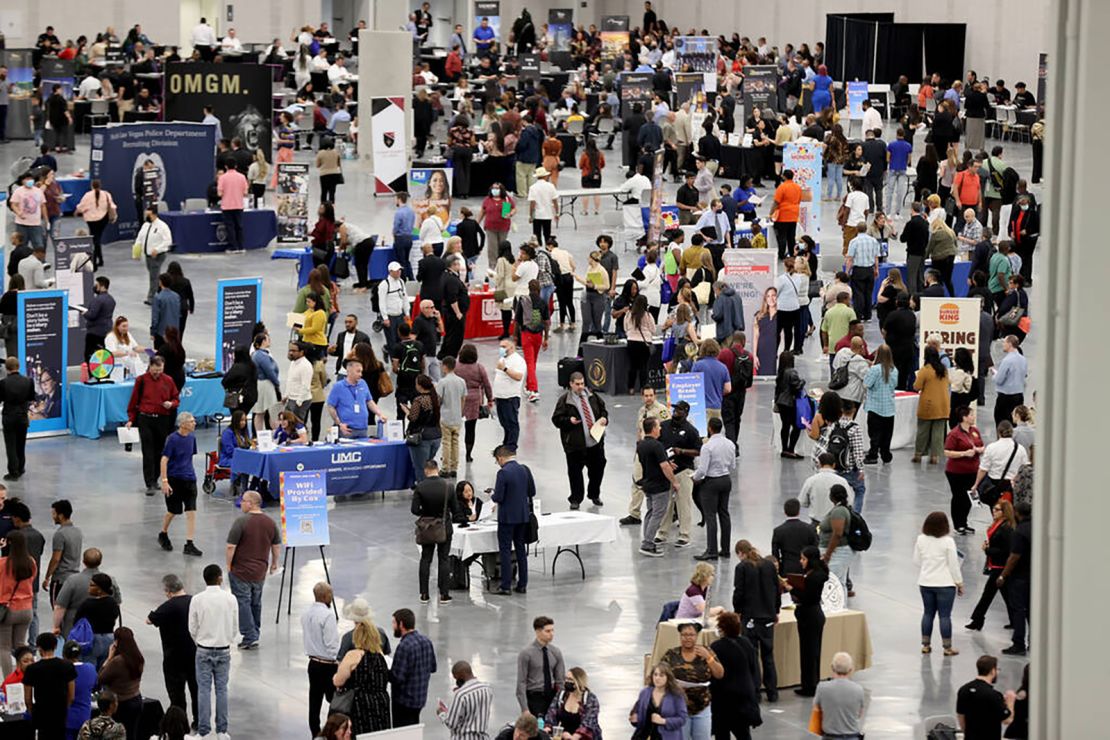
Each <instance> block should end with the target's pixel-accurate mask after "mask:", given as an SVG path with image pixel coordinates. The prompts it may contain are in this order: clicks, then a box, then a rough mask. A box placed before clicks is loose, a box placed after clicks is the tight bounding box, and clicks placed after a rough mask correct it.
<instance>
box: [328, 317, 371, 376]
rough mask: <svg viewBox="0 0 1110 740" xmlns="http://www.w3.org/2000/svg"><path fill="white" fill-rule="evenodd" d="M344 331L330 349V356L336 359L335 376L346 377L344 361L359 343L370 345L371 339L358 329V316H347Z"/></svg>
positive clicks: (337, 336)
mask: <svg viewBox="0 0 1110 740" xmlns="http://www.w3.org/2000/svg"><path fill="white" fill-rule="evenodd" d="M343 328H344V331H342V332H340V333H339V334H338V335H336V337H335V343H334V344H332V345H331V346H329V347H328V354H329V355H331V356H332V357H334V358H336V359H335V374H336V375H346V374H347V369H346V368H345V367H343V359H344V358H345V357H346V356H347V354H348V353H350V351H351V348H352V347H354V346H355V345H356V344H358V343H359V342H366V343H367V344H370V337H369V336H367V335H366V332H364V331H361V330H360V329H359V328H358V316H355V315H354V314H353V313H349V314H347V316H346V317H345V318H344V319H343Z"/></svg>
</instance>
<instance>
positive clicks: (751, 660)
mask: <svg viewBox="0 0 1110 740" xmlns="http://www.w3.org/2000/svg"><path fill="white" fill-rule="evenodd" d="M717 631H718V632H719V633H720V634H721V639H719V640H716V641H715V642H714V643H713V644H712V645H710V646H709V649H710V651H711V654H712V655H714V656H716V658H717V660H719V661H720V662H721V667H722V668H724V669H725V673H724V676H722V677H721V678H713V679H711V680H710V682H709V695H710V702H711V703H710V707H711V709H712V711H713V736H714V737H716V738H728V737H730V736H733V735H735V736H736V737H737V738H739V740H750V738H751V736H752V735H751V731H752V728H753V727H759V726H760V725H761V724H763V719H762V717H761V716H760V713H759V681H760V676H759V660H758V659H757V657H756V652H755V647H754V646H753V645H752V643H751V641H750V640H748V638H747V637H744V636H743V635H741V634H740V616H739V615H738V614H736V613H735V612H723V613H721V614H719V615H717Z"/></svg>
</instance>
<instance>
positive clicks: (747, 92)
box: [740, 64, 779, 118]
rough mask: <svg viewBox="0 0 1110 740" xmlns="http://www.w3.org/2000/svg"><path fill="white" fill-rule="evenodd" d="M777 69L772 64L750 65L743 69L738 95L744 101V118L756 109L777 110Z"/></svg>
mask: <svg viewBox="0 0 1110 740" xmlns="http://www.w3.org/2000/svg"><path fill="white" fill-rule="evenodd" d="M778 85H779V76H778V68H777V67H775V65H773V64H750V65H748V66H747V67H744V80H743V81H742V82H741V83H740V93H741V95H742V96H743V99H744V116H745V118H746V117H747V116H750V115H751V113H752V111H753V110H755V109H756V108H759V109H760V110H763V109H764V108H770V109H771V110H775V109H777V108H778Z"/></svg>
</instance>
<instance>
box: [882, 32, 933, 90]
mask: <svg viewBox="0 0 1110 740" xmlns="http://www.w3.org/2000/svg"><path fill="white" fill-rule="evenodd" d="M926 28H927V26H926V25H925V24H922V23H884V24H882V25H880V26H879V28H878V36H879V43H878V47H877V51H876V55H875V74H874V76H873V77H872V78H871V79H870V82H874V83H877V84H880V85H882V84H887V85H891V84H894V83H895V82H897V81H898V77H899V75H906V76H907V77H908V78H909V79H910V82H920V81H921V78H922V77H923V76H924V70H923V69H922V66H921V65H922V34H923V33H924V32H925V29H926Z"/></svg>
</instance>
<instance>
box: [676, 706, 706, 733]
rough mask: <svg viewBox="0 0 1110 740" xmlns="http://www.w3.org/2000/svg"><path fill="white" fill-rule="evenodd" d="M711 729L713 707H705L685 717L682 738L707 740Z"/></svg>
mask: <svg viewBox="0 0 1110 740" xmlns="http://www.w3.org/2000/svg"><path fill="white" fill-rule="evenodd" d="M712 731H713V709H712V707H706V708H705V709H703V710H701V711H700V712H698V713H697V714H691V715H689V716H688V717H687V718H686V724H685V725H684V726H683V728H682V737H683V740H709V738H710V737H711V734H710V733H712Z"/></svg>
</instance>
